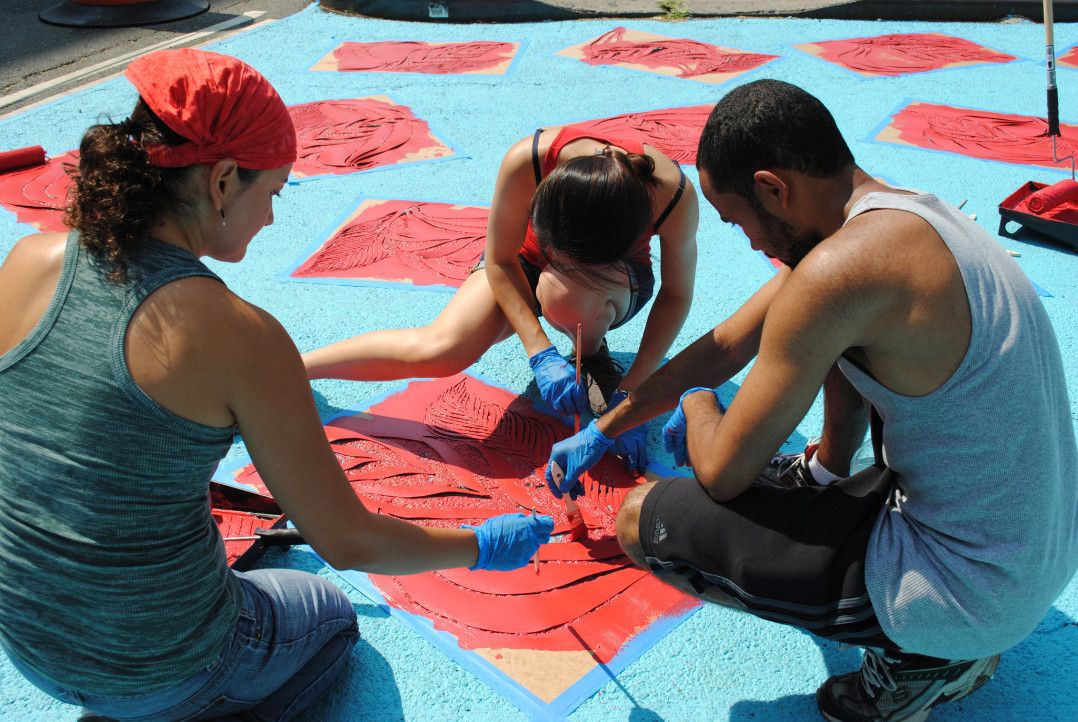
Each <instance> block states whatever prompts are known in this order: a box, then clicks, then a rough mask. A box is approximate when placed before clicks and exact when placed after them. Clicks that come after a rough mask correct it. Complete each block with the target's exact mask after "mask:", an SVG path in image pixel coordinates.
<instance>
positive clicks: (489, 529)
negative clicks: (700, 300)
mask: <svg viewBox="0 0 1078 722" xmlns="http://www.w3.org/2000/svg"><path fill="white" fill-rule="evenodd" d="M461 529H471V530H472V531H474V532H475V541H476V544H477V545H478V546H479V555H478V556H477V558H476V560H475V566H471V567H468V568H469V569H471V570H476V569H490V570H494V571H511V570H513V569H519V568H520V567H523V566H526V565H527V564H528V562H529V561H531V558H532V557H533V556H535V553H536V552H537V551H539V547H541V546H542V545H543V544H546V543H547V542H549V541H550V534H551V532H553V531H554V518H553V517H550V516H547V515H546V514H532V515H531V516H528V515H526V514H501V515H499V516H494V517H491V518H490V519H487V520H486V521H485V522H483V523H482V524H480V525H478V526H475V525H473V524H463V525H461Z"/></svg>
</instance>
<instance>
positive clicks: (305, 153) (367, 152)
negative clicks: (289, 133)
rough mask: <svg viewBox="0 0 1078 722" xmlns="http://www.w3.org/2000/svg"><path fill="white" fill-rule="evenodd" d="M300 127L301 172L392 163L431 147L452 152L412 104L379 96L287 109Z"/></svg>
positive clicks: (297, 164) (298, 162) (436, 151)
mask: <svg viewBox="0 0 1078 722" xmlns="http://www.w3.org/2000/svg"><path fill="white" fill-rule="evenodd" d="M288 111H289V113H290V114H291V115H292V122H293V123H295V126H296V137H297V138H298V140H299V158H298V160H296V162H295V164H294V165H293V166H292V172H293V173H294V174H295V175H299V176H311V175H322V174H325V173H333V174H342V173H353V172H355V171H361V170H367V169H370V168H377V167H379V166H383V165H392V164H394V163H400V162H402V161H405V160H408V159H409V156H413V155H415V154H419V153H423V152H429V153H430V154H431V157H440V156H445V155H449V153H450V152H451V151H450V149H449V148H447V147H445V146H444V145H442V144H441V143H439V142H438V140H437V139H436V138H435V137H434V136H433V135H431V133H430V128H429V127H428V126H427V121H425V120H422V119H420V118H417V117H416V116H415V115H413V114H412V111H411V109H409V108H408V107H406V106H403V105H396V104H394V103H392V102H387V101H383V100H378V99H376V98H356V99H352V100H324V101H316V102H314V103H304V104H303V105H293V106H291V107H290V108H289V109H288Z"/></svg>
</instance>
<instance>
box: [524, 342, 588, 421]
mask: <svg viewBox="0 0 1078 722" xmlns="http://www.w3.org/2000/svg"><path fill="white" fill-rule="evenodd" d="M528 365H529V366H531V368H532V373H534V374H535V383H536V385H537V386H538V387H539V394H540V395H541V396H542V397H543V401H545V402H546V403H547V404H548V405H549V406H550V407H551V408H552V409H554V411H555V412H557V413H559V414H562V415H564V416H570V415H572V414H582V413H584V412H585V411H587V409H588V392H587V390H586V389H585V388H584V385H583V384H580V383H577V381H576V370H575V369H574V368H573V367H572V366H570V365H569V362H568V361H566V360H565V359H564V358H562V355H561V354H560V353H558V349H556V348H554V346H550V347H549V348H545V349H543V350H542V351H540V352H539V353H537V354H535V355H534V356H531V357H530V358H528Z"/></svg>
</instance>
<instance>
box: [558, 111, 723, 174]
mask: <svg viewBox="0 0 1078 722" xmlns="http://www.w3.org/2000/svg"><path fill="white" fill-rule="evenodd" d="M713 107H714V106H712V105H689V106H685V107H681V108H665V109H662V110H649V111H646V112H643V113H625V114H623V115H615V116H612V117H610V118H599V119H597V120H585V121H583V122H580V123H573V126H575V127H577V128H586V129H588V130H591V131H595V132H597V133H599V134H600V135H602V136H610V137H629V138H632V139H634V140H638V141H639V142H641V143H647V144H648V145H650V146H653V147H655V148H658V149H659V150H661V151H662V152H663V153H665V154H666V155H667V156H669V157H670V158H671V159H673V160H674V161H676V162H678V163H683V164H693V163H696V147H697V146H698V145H699V144H700V134H701V133H703V131H704V124H705V123H706V122H707V116H708V115H709V114H710V113H711V109H712V108H713Z"/></svg>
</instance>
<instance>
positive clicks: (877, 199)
mask: <svg viewBox="0 0 1078 722" xmlns="http://www.w3.org/2000/svg"><path fill="white" fill-rule="evenodd" d="M877 208H893V209H899V210H903V211H908V212H910V213H914V214H916V215H918V216H920V217H921V218H923V219H924V220H925V221H927V222H928V223H930V224H931V225H932V227H933V228H934V229H935V230H936V232H937V233H938V234H939V235H940V237H941V238H942V239H943V241H944V243H946V244H947V247H948V249H950V251H951V253H952V254H953V255H954V258H955V260H956V262H957V263H958V267H959V269H960V271H961V274H962V280H963V282H964V284H965V287H966V295H967V298H968V299H969V307H970V313H971V315H972V322H973V328H972V336H971V339H970V344H969V348H968V350H967V352H966V355H965V357H964V359H963V360H962V362H961V365H960V366H959V367H958V369H957V370H956V371H955V372H954V374H953V375H952V377H951V378H950V379H949V380H948V381H946V382H945V383H944V384H943V385H942V386H940V387H939V388H938V389H936V390H935V391H933V392H932V393H930V394H928V395H926V396H920V397H909V396H902V395H899V394H896V393H893V392H892V391H890V390H889V389H887V388H886V387H884V386H882V385H881V384H879V383H878V382H877V381H875V379H873V378H872V377H871V376H869V375H868V374H866V373H865V372H864V371H863V370H861V369H859V368H858V367H856V366H854V365H853V364H851V363H849V362H848V361H846V360H845V359H841V360H840V361H839V364H840V367H841V368H842V371H843V372H844V373H845V374H846V376H847V377H848V378H849V379H850V381H851V382H852V383H853V385H854V386H855V387H856V388H857V389H858V391H860V392H861V394H862V395H863V396H864V397H865V398H866V399H868V400H869V402H871V403H872V405H873V406H875V407H876V408H877V409H878V410H879V412H880V415H881V416H882V417H883V420H884V426H883V445H884V451H885V458H886V460H887V465H888V466H889V467H891V468H892V469H893V470H894V471H895V472H896V474H897V483H898V487H899V488H898V489H897V490H896V493H895V495H894V496H893V497H892V500H891V502H890V504H889V505H888V506H887V507H885V508H884V510H883V511H882V512H881V514H880V517H879V519H878V520H877V523H876V527H875V529H874V531H873V534H872V538H871V540H870V542H869V548H868V552H867V558H866V567H865V581H866V584H867V586H868V591H869V595H870V596H871V598H872V603H873V606H874V607H875V609H876V612H877V615H878V616H879V619H880V624H881V626H882V627H883V629H884V631H885V632H886V633H887V635H888V636H889V637H891V639H892V640H894V641H895V642H896V643H898V644H899V645H900V646H901V647H902V648H903V649H905V650H908V651H911V652H918V653H920V654H927V655H932V656H935V657H945V658H950V659H972V658H979V657H984V656H988V655H991V654H995V653H997V652H1000V651H1002V650H1004V649H1006V648H1008V647H1010V646H1012V645H1014V644H1017V643H1018V642H1020V641H1021V640H1022V639H1023V638H1025V637H1026V635H1028V634H1029V633H1030V632H1031V631H1032V630H1033V628H1034V627H1035V626H1036V625H1037V623H1038V622H1039V621H1040V619H1041V618H1042V617H1043V616H1044V614H1045V613H1046V612H1047V611H1048V609H1049V607H1050V606H1051V604H1052V602H1053V601H1054V600H1055V599H1056V597H1057V596H1058V595H1059V594H1060V592H1062V590H1063V588H1064V586H1065V585H1066V584H1067V582H1068V580H1070V578H1071V577H1072V576H1073V575H1074V572H1075V569H1076V568H1078V452H1076V450H1075V438H1074V428H1073V425H1072V419H1071V406H1070V401H1069V399H1068V396H1067V385H1066V378H1065V375H1064V371H1063V364H1062V360H1061V358H1060V351H1059V345H1058V343H1057V341H1056V336H1055V333H1054V331H1053V330H1052V326H1051V323H1050V322H1049V320H1048V315H1047V314H1046V313H1045V310H1044V307H1043V305H1042V304H1041V301H1040V299H1039V298H1038V297H1037V294H1036V292H1035V291H1034V289H1033V287H1032V285H1031V284H1030V283H1029V280H1028V279H1027V278H1026V276H1025V274H1024V273H1023V272H1022V270H1021V269H1020V268H1019V267H1018V265H1017V264H1016V263H1015V262H1014V260H1013V259H1012V258H1011V257H1010V256H1009V255H1008V254H1007V253H1006V252H1005V251H1004V250H1003V248H1002V247H1001V246H1000V245H999V244H998V243H997V242H996V241H995V240H994V239H993V238H991V237H990V236H989V235H988V234H987V233H985V231H984V230H983V229H982V228H981V227H980V226H978V225H977V224H976V223H974V222H973V221H971V220H970V219H969V218H968V217H966V216H965V215H964V214H962V213H961V212H960V211H958V210H957V209H955V208H953V207H951V206H948V205H945V204H944V203H942V202H941V201H940V200H939V199H938V198H936V197H935V196H933V195H928V194H922V195H900V194H897V193H870V194H868V195H866V196H865V197H864V198H862V199H860V200H859V201H858V202H857V203H856V204H855V205H854V206H853V208H851V209H850V214H849V218H853V217H855V216H857V215H858V214H860V213H864V212H866V211H870V210H873V209H877Z"/></svg>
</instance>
